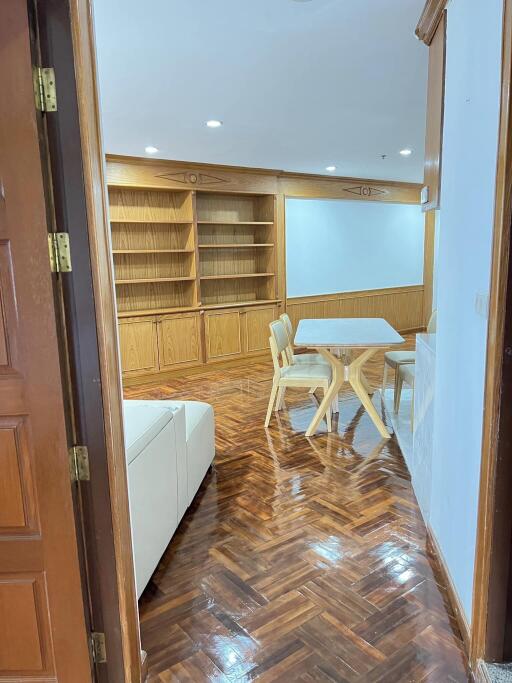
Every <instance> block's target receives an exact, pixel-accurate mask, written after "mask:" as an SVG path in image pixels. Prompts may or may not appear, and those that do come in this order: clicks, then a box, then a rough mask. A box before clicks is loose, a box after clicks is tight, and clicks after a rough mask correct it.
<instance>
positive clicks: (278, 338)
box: [265, 320, 332, 432]
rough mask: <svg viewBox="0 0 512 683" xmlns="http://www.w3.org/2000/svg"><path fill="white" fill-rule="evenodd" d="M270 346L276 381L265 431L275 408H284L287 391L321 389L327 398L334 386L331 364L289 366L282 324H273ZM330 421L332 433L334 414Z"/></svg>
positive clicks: (296, 364)
mask: <svg viewBox="0 0 512 683" xmlns="http://www.w3.org/2000/svg"><path fill="white" fill-rule="evenodd" d="M269 342H270V351H271V352H272V361H273V363H274V377H273V380H272V390H271V392H270V399H269V402H268V409H267V416H266V418H265V427H268V425H269V423H270V417H271V415H272V408H274V405H275V410H276V412H277V411H278V410H279V409H280V408H281V405H282V401H283V397H284V392H285V391H286V388H287V387H303V388H305V389H311V388H314V387H320V388H321V389H323V391H324V394H325V393H326V392H327V389H328V388H329V385H330V383H331V367H330V365H329V364H326V363H323V364H320V363H294V364H293V365H291V364H290V363H289V362H288V356H287V348H288V345H289V339H288V334H287V332H286V328H285V326H284V323H283V321H282V320H275V321H274V322H272V323H270V339H269ZM280 360H281V361H282V365H281V363H280ZM326 421H327V431H329V432H330V431H331V430H332V424H331V411H328V413H327V418H326Z"/></svg>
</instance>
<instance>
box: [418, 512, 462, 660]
mask: <svg viewBox="0 0 512 683" xmlns="http://www.w3.org/2000/svg"><path fill="white" fill-rule="evenodd" d="M427 543H429V544H430V545H431V547H432V551H433V553H434V555H435V556H436V559H437V561H438V563H439V567H440V569H441V573H442V576H443V583H444V585H445V586H446V590H447V594H448V600H449V601H450V605H451V607H452V609H453V611H454V613H455V618H456V620H457V625H458V627H459V630H460V632H461V635H462V640H463V643H464V647H465V650H466V653H468V652H469V647H470V640H471V629H470V626H469V623H468V620H467V619H466V615H465V614H464V608H463V607H462V603H461V600H460V598H459V595H458V593H457V590H456V589H455V584H454V583H453V579H452V577H451V575H450V572H449V570H448V566H447V564H446V562H445V559H444V556H443V553H442V551H441V548H440V547H439V544H438V542H437V539H436V537H435V535H434V532H433V530H432V527H431V526H430V524H427Z"/></svg>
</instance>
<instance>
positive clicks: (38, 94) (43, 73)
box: [33, 66, 57, 111]
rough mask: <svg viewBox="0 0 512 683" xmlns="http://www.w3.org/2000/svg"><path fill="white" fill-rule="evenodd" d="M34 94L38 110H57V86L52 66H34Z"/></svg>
mask: <svg viewBox="0 0 512 683" xmlns="http://www.w3.org/2000/svg"><path fill="white" fill-rule="evenodd" d="M33 76H34V96H35V99H36V108H37V109H39V111H57V88H56V86H55V71H54V70H53V68H52V67H42V66H35V67H34V72H33Z"/></svg>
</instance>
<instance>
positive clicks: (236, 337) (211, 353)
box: [204, 310, 243, 361]
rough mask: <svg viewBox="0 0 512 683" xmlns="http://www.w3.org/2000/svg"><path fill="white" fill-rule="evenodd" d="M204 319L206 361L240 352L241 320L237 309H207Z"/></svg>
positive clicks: (241, 346)
mask: <svg viewBox="0 0 512 683" xmlns="http://www.w3.org/2000/svg"><path fill="white" fill-rule="evenodd" d="M204 321H205V329H206V359H207V361H211V360H216V359H225V358H227V357H233V356H238V355H240V354H241V353H242V351H243V344H242V320H241V313H240V311H239V310H226V311H215V312H213V311H207V312H206V313H205V314H204Z"/></svg>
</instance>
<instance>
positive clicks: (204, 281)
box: [196, 192, 276, 306]
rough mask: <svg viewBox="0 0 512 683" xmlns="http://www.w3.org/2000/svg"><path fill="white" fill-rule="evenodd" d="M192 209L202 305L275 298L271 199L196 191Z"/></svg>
mask: <svg viewBox="0 0 512 683" xmlns="http://www.w3.org/2000/svg"><path fill="white" fill-rule="evenodd" d="M196 208H197V230H198V247H199V272H200V283H201V301H202V303H203V304H204V305H206V306H215V305H216V304H226V303H230V302H232V303H234V304H239V303H240V302H256V301H268V300H273V299H275V298H276V278H275V272H276V255H275V249H274V245H275V243H276V225H275V200H274V196H273V195H239V194H212V193H206V192H198V193H197V200H196Z"/></svg>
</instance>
